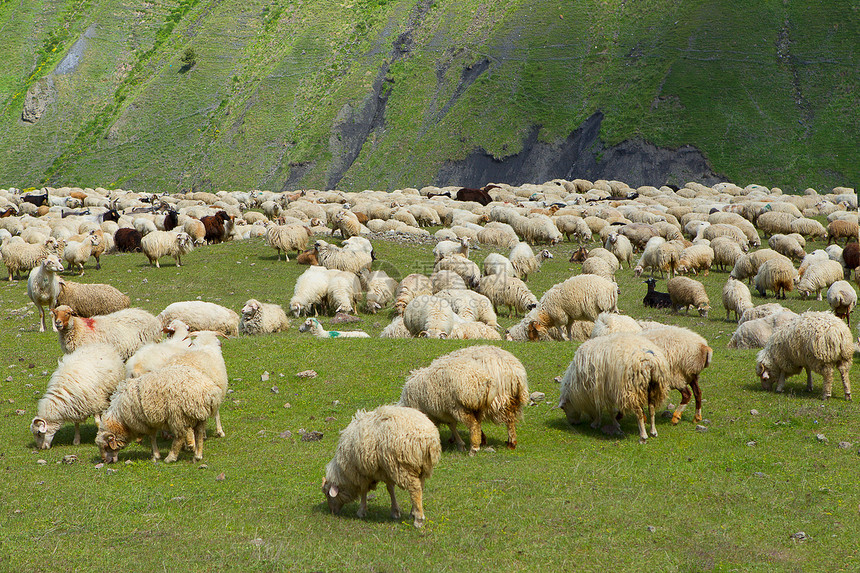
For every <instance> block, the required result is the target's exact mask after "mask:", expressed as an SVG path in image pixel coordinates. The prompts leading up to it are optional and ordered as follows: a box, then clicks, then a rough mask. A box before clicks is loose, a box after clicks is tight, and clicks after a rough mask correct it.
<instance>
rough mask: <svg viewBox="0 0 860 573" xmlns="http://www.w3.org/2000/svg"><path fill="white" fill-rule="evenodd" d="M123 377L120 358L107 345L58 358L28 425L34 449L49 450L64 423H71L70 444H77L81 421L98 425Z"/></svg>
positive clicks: (88, 347)
mask: <svg viewBox="0 0 860 573" xmlns="http://www.w3.org/2000/svg"><path fill="white" fill-rule="evenodd" d="M123 374H125V368H124V367H123V364H122V359H121V358H120V356H119V354H117V352H116V350H114V348H113V347H112V346H110V345H107V344H88V345H86V346H82V347H81V348H79V349H77V350H75V351H74V352H72V353H71V354H67V355H65V356H64V357H63V358H61V359H60V360H59V361H58V365H57V369H56V370H55V371H54V373H53V374H52V375H51V380H50V381H49V382H48V388H47V390H45V395H44V396H43V397H42V398H41V399H40V400H39V404H38V406H37V413H36V417H35V418H33V421H32V423H31V424H30V431H31V432H33V437H34V438H35V439H36V447H37V448H38V449H40V450H47V449H48V448H50V447H51V442H52V441H53V439H54V435H55V434H56V433H57V430H59V429H60V426H62V425H63V423H64V422H74V424H75V438H74V441H73V443H74V444H75V445H78V444H80V443H81V431H80V424H81V422H83V421H85V420H86V419H87V418H89V417H90V416H95V418H96V423H98V422H99V419H100V416H101V413H102V412H104V411H105V410H107V408H108V405H109V404H110V397H111V394H113V392H114V390H116V387H117V385H118V384H119V383H120V382H122V379H123Z"/></svg>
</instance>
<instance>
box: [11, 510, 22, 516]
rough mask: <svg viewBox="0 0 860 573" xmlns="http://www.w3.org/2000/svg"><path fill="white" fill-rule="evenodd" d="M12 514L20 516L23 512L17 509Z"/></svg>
mask: <svg viewBox="0 0 860 573" xmlns="http://www.w3.org/2000/svg"><path fill="white" fill-rule="evenodd" d="M12 513H14V514H15V515H18V514H20V513H22V512H21V510H20V509H16V510H15V511H13V512H12Z"/></svg>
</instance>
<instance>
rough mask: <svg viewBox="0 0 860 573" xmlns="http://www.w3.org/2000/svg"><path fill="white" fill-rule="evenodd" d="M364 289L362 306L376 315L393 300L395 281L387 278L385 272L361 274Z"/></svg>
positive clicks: (395, 288) (395, 287)
mask: <svg viewBox="0 0 860 573" xmlns="http://www.w3.org/2000/svg"><path fill="white" fill-rule="evenodd" d="M361 281H362V287H363V288H364V304H365V306H366V307H367V310H368V311H369V312H371V313H372V314H376V313H377V312H379V311H380V310H382V309H383V308H384V307H385V306H386V305H387V304H388V303H389V302H391V301H392V300H394V292H395V290H397V284H398V283H397V281H396V280H394V279H393V278H391V277H389V276H388V274H387V273H386V272H385V271H373V272H372V273H368V272H366V271H365V272H363V273H362V275H361Z"/></svg>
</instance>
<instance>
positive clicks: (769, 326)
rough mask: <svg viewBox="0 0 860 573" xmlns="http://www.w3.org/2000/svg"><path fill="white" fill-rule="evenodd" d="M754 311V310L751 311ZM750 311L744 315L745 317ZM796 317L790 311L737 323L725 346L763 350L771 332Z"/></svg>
mask: <svg viewBox="0 0 860 573" xmlns="http://www.w3.org/2000/svg"><path fill="white" fill-rule="evenodd" d="M751 310H754V309H751ZM749 312H750V311H747V312H745V313H744V315H746V314H747V313H749ZM796 317H797V314H795V313H793V312H792V311H790V310H784V311H781V312H776V313H773V314H768V315H767V316H763V317H761V318H755V319H751V320H747V321H745V322H740V323H738V327H737V328H736V329H735V331H734V333H732V338H731V339H730V340H729V343H728V344H727V347H728V348H763V347H764V345H765V344H767V341H768V340H769V339H770V337H771V335H772V334H773V332H774V331H775V330H776V329H778V328H780V327H782V326H784V325H786V324H788V323H789V322H791V321H792V320H794V319H795V318H796Z"/></svg>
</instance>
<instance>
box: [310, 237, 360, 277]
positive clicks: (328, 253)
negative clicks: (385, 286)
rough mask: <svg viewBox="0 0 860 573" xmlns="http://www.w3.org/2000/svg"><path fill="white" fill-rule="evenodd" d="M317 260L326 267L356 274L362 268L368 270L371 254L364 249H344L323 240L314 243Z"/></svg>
mask: <svg viewBox="0 0 860 573" xmlns="http://www.w3.org/2000/svg"><path fill="white" fill-rule="evenodd" d="M314 250H315V251H316V255H317V260H319V262H320V264H321V265H322V266H324V267H325V268H327V269H335V270H339V271H346V272H349V273H353V274H358V273H360V272H361V271H362V269H367V270H370V265H371V264H372V263H373V256H372V255H370V254H369V253H366V252H364V251H355V250H352V249H344V248H341V247H338V246H337V245H332V244H330V243H327V242H325V241H323V240H319V241H317V242H316V243H314Z"/></svg>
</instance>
